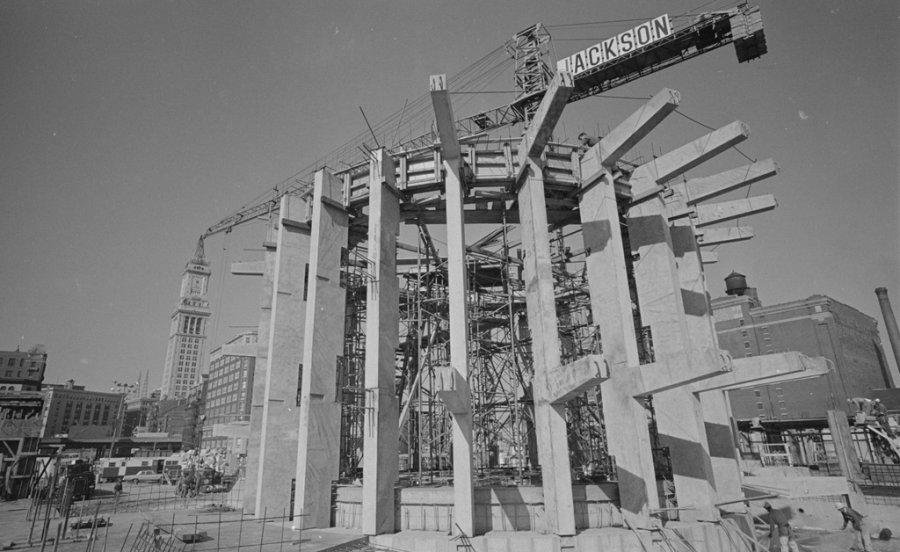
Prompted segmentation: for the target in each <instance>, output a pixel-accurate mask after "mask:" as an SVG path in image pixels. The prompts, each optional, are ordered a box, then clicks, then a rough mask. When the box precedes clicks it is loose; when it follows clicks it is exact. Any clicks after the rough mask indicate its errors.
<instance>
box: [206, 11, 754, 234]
mask: <svg viewBox="0 0 900 552" xmlns="http://www.w3.org/2000/svg"><path fill="white" fill-rule="evenodd" d="M658 19H659V18H658ZM655 21H656V20H654V22H655ZM665 23H666V24H668V17H666V21H665ZM640 27H641V26H638V27H636V28H635V29H632V30H631V31H626V32H625V33H622V35H625V34H627V33H629V32H632V31H635V32H637V31H638V29H639V28H640ZM667 31H668V32H658V33H656V32H655V33H654V35H655V36H656V39H655V40H653V41H650V42H648V43H646V44H643V45H640V46H638V45H637V44H636V43H637V42H639V41H637V40H635V39H634V36H635V34H632V42H631V47H630V48H627V49H626V48H625V47H624V46H622V47H621V48H619V49H612V50H609V51H608V52H607V53H606V55H605V56H603V55H601V56H600V57H601V58H603V57H606V58H607V60H606V61H603V62H601V63H586V64H585V66H584V67H578V66H576V69H579V70H578V71H577V72H575V74H574V85H575V90H574V92H573V93H572V94H571V96H570V97H569V99H568V102H569V103H571V102H575V101H578V100H582V99H585V98H589V97H592V96H596V95H598V94H602V93H604V92H607V91H609V90H612V89H613V88H616V87H618V86H622V85H624V84H627V83H629V82H631V81H633V80H636V79H639V78H641V77H644V76H646V75H650V74H652V73H655V72H657V71H661V70H663V69H666V68H667V67H672V66H673V65H677V64H679V63H681V62H683V61H687V60H689V59H692V58H694V57H697V56H699V55H701V54H705V53H707V52H710V51H712V50H715V49H717V48H721V47H722V46H726V45H728V44H733V45H734V48H735V53H736V55H737V58H738V62H741V63H742V62H747V61H752V60H754V59H757V58H759V57H761V56H763V55H764V54H765V53H766V52H767V46H766V38H765V33H764V31H763V25H762V17H761V14H760V11H759V7H758V6H750V5H748V4H746V3H743V2H742V3H740V4H738V5H737V6H735V7H733V8H730V9H727V10H721V11H714V12H705V13H701V14H698V15H696V16H694V17H693V18H692V20H691V21H690V22H688V24H687V25H684V26H682V27H680V28H678V29H671V28H669V29H667ZM622 35H618V37H617V38H621V37H622ZM549 41H550V35H549V33H548V31H547V30H546V28H545V27H543V26H542V25H540V24H537V25H532V26H531V27H528V28H527V29H524V30H523V31H520V32H519V33H516V35H514V36H513V38H512V39H511V40H510V41H508V42H507V44H506V49H507V52H508V53H509V54H510V55H511V56H512V57H513V59H514V60H515V62H516V72H515V84H516V98H515V100H513V102H511V103H509V104H507V105H504V106H501V107H497V108H494V109H490V110H487V111H483V112H480V113H477V114H475V115H471V116H469V117H465V118H463V119H459V120H458V121H457V122H456V127H457V134H458V136H459V137H460V139H461V140H462V139H464V138H465V137H469V136H475V135H478V134H482V133H485V132H488V131H491V130H496V129H499V128H503V127H506V126H510V125H514V124H516V123H521V122H524V121H527V120H529V119H530V115H531V114H532V113H533V112H534V110H535V109H536V108H537V106H538V105H539V104H540V102H541V99H542V98H543V96H544V92H545V91H546V88H547V86H548V84H549V82H550V81H551V79H552V76H553V71H552V70H551V69H550V68H549V67H548V66H547V65H546V63H545V62H544V57H545V55H546V53H547V50H548V47H547V45H548V44H549ZM607 42H608V41H604V42H603V43H601V44H598V45H597V46H596V47H600V48H601V49H602V47H603V46H605V45H606V43H607ZM622 44H623V45H627V42H626V41H625V40H624V39H623V42H622ZM607 48H609V47H608V46H607ZM626 50H627V51H626ZM610 51H611V52H613V53H614V54H615V55H614V56H609V55H608V53H609V52H610ZM583 53H584V54H585V56H586V57H587V58H590V57H591V56H592V55H593V57H597V55H594V54H596V53H597V52H592V51H591V48H589V49H587V50H585V51H584V52H583ZM600 53H602V52H600ZM576 55H577V54H576ZM594 61H597V60H596V59H595V60H594ZM435 139H436V137H435V134H434V133H433V132H431V133H428V134H425V135H422V136H419V137H416V138H413V139H410V140H407V141H405V142H403V143H401V144H399V145H397V146H395V147H394V148H391V150H390V152H391V153H397V152H400V151H409V150H415V149H419V148H423V147H428V146H430V145H432V144H433V143H434V142H435ZM308 180H311V179H308ZM310 188H311V185H310V184H307V183H305V182H304V181H302V180H299V179H298V180H295V183H294V184H292V185H290V186H287V187H286V188H285V189H284V190H282V191H280V192H276V194H275V195H274V197H273V198H272V199H269V200H267V201H264V202H261V203H258V204H256V205H252V206H250V207H246V208H244V209H242V210H240V211H238V212H236V213H234V214H232V215H230V216H228V217H225V218H224V219H222V220H220V221H219V222H217V223H215V224H213V225H212V226H210V227H209V228H207V229H206V231H205V232H204V233H203V234H202V235H201V236H200V243H201V244H202V242H203V240H204V239H205V238H208V237H209V236H212V235H215V234H218V233H221V232H230V231H231V230H232V229H233V228H235V227H236V226H239V225H241V224H243V223H245V222H250V221H252V220H256V219H258V218H259V217H261V216H263V215H268V214H271V213H273V212H275V211H277V210H278V205H279V199H280V198H281V197H282V196H284V195H287V194H303V193H308V192H309V189H310ZM200 247H202V245H201V246H200Z"/></svg>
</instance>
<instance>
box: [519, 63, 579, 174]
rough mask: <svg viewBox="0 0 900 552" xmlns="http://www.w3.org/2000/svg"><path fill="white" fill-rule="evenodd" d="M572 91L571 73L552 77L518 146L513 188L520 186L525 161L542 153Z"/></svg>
mask: <svg viewBox="0 0 900 552" xmlns="http://www.w3.org/2000/svg"><path fill="white" fill-rule="evenodd" d="M573 90H575V82H574V80H573V78H572V74H571V73H567V72H565V71H560V72H559V73H557V74H556V75H555V76H554V77H553V80H552V81H551V82H550V86H549V87H547V91H546V92H545V93H544V98H543V99H542V100H541V104H540V105H539V106H538V109H537V111H536V112H535V113H534V118H533V119H532V120H531V123H530V124H529V125H528V128H527V129H526V130H525V135H524V136H522V141H521V143H520V144H519V154H518V155H519V170H518V173H517V174H516V178H515V180H514V185H515V186H519V185H520V181H521V179H522V176H523V175H524V174H525V171H526V170H528V168H529V163H528V162H527V160H528V159H536V158H538V157H540V156H541V153H543V151H544V147H545V146H546V145H547V141H548V140H550V135H551V134H553V129H554V128H556V123H558V122H559V118H560V117H561V116H562V112H563V108H564V107H565V106H566V102H567V101H568V100H569V96H570V95H571V94H572V91H573Z"/></svg>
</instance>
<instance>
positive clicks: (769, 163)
mask: <svg viewBox="0 0 900 552" xmlns="http://www.w3.org/2000/svg"><path fill="white" fill-rule="evenodd" d="M776 174H778V165H777V164H776V163H775V161H773V160H772V159H763V160H762V161H758V162H756V163H751V164H749V165H744V166H743V167H737V168H735V169H731V170H729V171H725V172H721V173H719V174H715V175H712V176H706V177H703V178H692V179H690V180H688V181H687V182H686V183H685V184H684V189H685V191H686V194H687V204H688V205H694V204H697V203H700V202H703V201H707V200H709V199H713V198H714V197H718V196H720V195H722V194H727V193H728V192H731V191H734V190H738V189H740V188H743V187H745V186H749V185H751V184H753V183H755V182H759V181H761V180H765V179H766V178H769V177H771V176H775V175H776Z"/></svg>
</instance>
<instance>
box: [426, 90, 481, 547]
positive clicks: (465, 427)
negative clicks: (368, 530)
mask: <svg viewBox="0 0 900 552" xmlns="http://www.w3.org/2000/svg"><path fill="white" fill-rule="evenodd" d="M430 85H431V103H432V105H433V106H434V114H435V120H436V121H437V126H438V132H439V133H440V136H441V151H442V152H443V154H444V155H443V164H444V173H445V176H444V185H445V195H446V197H447V261H448V262H447V280H448V281H447V287H448V309H449V319H450V363H451V365H452V366H455V368H451V370H452V371H453V372H452V374H453V376H454V377H453V378H451V379H450V380H449V381H448V382H447V383H452V384H453V387H452V391H451V390H448V392H447V393H443V394H441V397H442V399H444V401H445V403H447V406H448V408H449V410H450V412H451V413H452V415H453V497H454V498H453V501H454V502H453V503H454V510H453V512H454V521H455V524H456V525H457V526H458V527H459V530H460V531H462V532H463V534H465V535H469V536H471V535H473V534H474V533H475V490H474V488H475V487H474V481H473V479H472V458H473V456H474V455H473V451H472V408H471V398H470V395H469V394H468V385H464V384H466V378H467V377H468V374H469V367H468V361H469V320H468V312H467V309H466V302H467V301H468V296H469V294H468V293H467V290H466V287H467V284H466V282H467V279H468V276H467V273H466V234H465V222H464V219H463V186H462V179H461V177H460V173H459V167H460V157H459V141H458V140H457V137H456V123H455V122H454V121H455V119H454V118H453V106H452V105H451V104H450V94H449V91H448V90H447V86H446V78H445V76H444V75H433V76H432V77H431V81H430ZM459 380H461V381H459ZM457 390H459V392H458V391H457ZM462 390H465V391H466V392H465V393H462V392H461V391H462ZM447 401H449V402H447Z"/></svg>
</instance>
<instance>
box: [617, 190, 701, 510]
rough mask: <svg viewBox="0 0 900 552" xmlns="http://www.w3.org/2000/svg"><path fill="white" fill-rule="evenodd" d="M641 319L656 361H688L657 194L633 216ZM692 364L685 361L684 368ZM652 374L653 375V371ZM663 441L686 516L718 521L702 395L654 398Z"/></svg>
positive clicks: (671, 394)
mask: <svg viewBox="0 0 900 552" xmlns="http://www.w3.org/2000/svg"><path fill="white" fill-rule="evenodd" d="M628 233H629V237H630V239H631V248H632V251H633V252H635V253H637V255H638V259H637V260H636V261H635V263H634V277H635V281H636V284H637V290H638V299H639V303H640V311H641V320H642V322H643V324H644V325H649V326H650V329H651V333H652V337H653V349H654V352H655V355H656V360H657V361H661V360H663V359H666V358H671V359H673V360H674V361H678V360H681V361H682V362H683V361H684V359H689V358H690V356H689V355H685V354H684V353H685V352H690V351H691V341H690V336H689V333H688V329H687V321H686V320H685V315H684V303H683V302H682V296H681V286H680V283H679V279H678V273H677V268H676V265H675V256H674V254H673V249H672V240H671V236H670V235H669V226H668V220H667V217H666V214H665V207H664V205H663V204H662V200H661V199H659V198H653V199H650V200H647V201H646V202H644V203H642V204H640V205H639V206H637V207H633V208H632V209H631V210H630V211H629V214H628ZM689 368H690V366H688V365H687V364H685V365H684V366H683V367H682V368H681V370H683V371H687V370H688V369H689ZM650 377H652V374H651V375H650ZM653 405H654V407H655V411H656V423H657V429H658V430H659V438H660V444H661V445H662V446H664V447H668V449H669V453H670V459H671V462H672V474H673V479H674V483H675V494H676V496H677V497H678V504H679V506H684V507H690V508H692V509H691V510H684V511H681V512H680V513H679V516H680V518H681V519H682V520H695V519H713V518H714V516H715V508H714V507H713V504H714V503H715V489H714V487H713V481H714V476H713V472H712V464H711V461H710V458H709V451H708V445H707V441H706V431H705V427H704V425H703V413H702V409H701V407H700V400H699V398H698V397H697V396H696V395H695V394H693V393H691V392H690V391H689V390H685V389H683V388H676V389H672V390H670V391H666V392H663V393H658V394H656V395H654V397H653Z"/></svg>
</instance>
